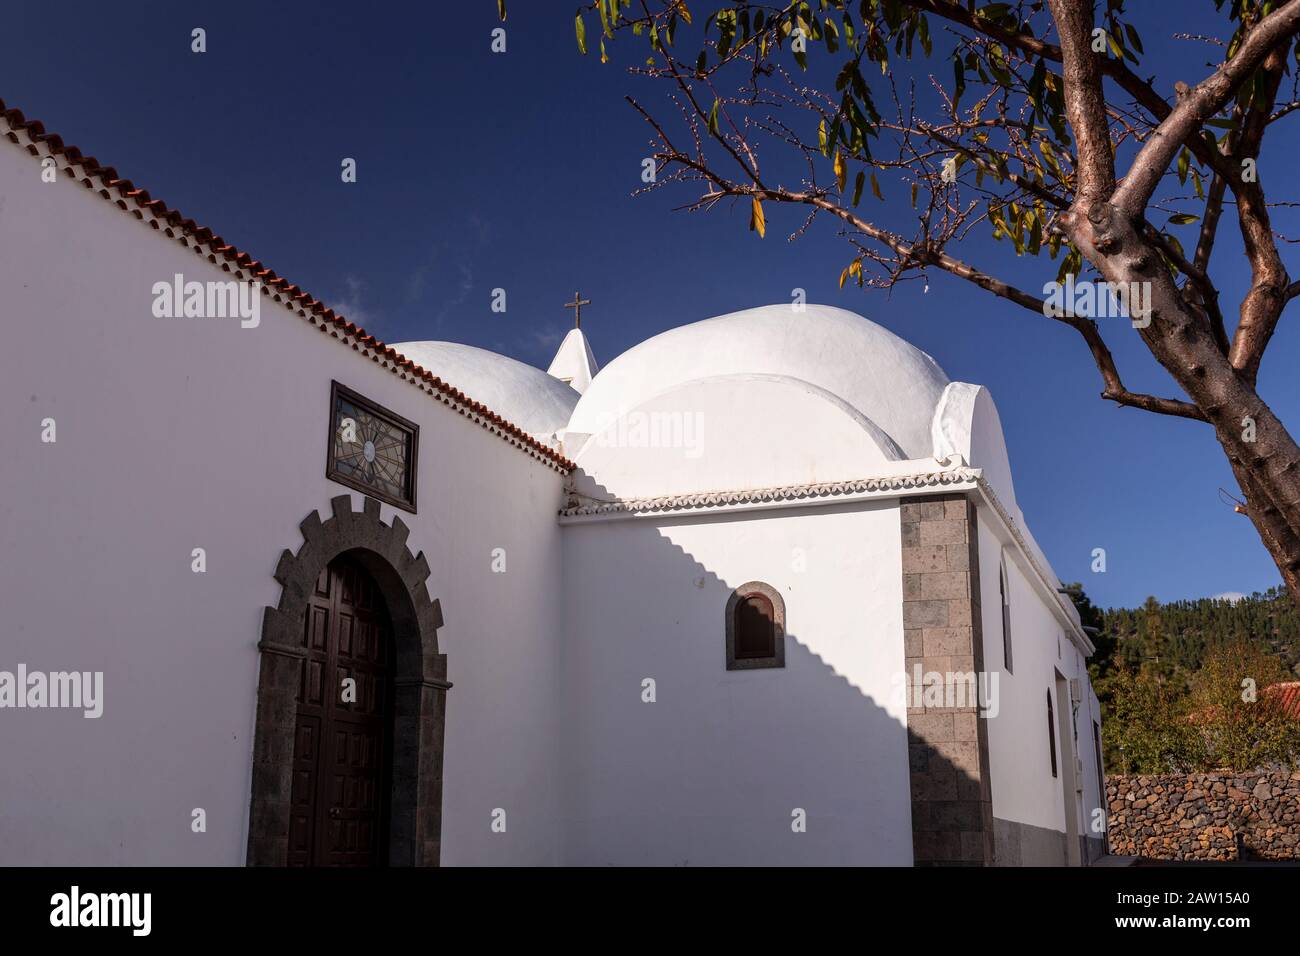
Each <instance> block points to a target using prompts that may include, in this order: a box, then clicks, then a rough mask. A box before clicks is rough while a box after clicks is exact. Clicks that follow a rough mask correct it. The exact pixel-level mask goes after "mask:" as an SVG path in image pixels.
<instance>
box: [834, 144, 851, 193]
mask: <svg viewBox="0 0 1300 956" xmlns="http://www.w3.org/2000/svg"><path fill="white" fill-rule="evenodd" d="M848 174H849V168H848V165H847V164H846V163H845V162H844V153H843V152H842V151H841V150H838V149H837V150H835V182H837V183H839V187H840V192H844V182H845V180H846V179H847V178H848Z"/></svg>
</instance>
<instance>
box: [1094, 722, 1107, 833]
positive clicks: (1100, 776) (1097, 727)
mask: <svg viewBox="0 0 1300 956" xmlns="http://www.w3.org/2000/svg"><path fill="white" fill-rule="evenodd" d="M1092 754H1093V756H1094V757H1096V758H1097V789H1098V790H1099V791H1100V792H1101V796H1100V801H1101V802H1100V803H1098V804H1097V806H1099V807H1101V808H1102V809H1103V810H1105V809H1107V807H1106V772H1105V770H1104V769H1103V768H1102V764H1101V724H1099V723H1097V721H1095V720H1094V721H1093V722H1092ZM1105 819H1106V817H1105V815H1103V816H1102V822H1105Z"/></svg>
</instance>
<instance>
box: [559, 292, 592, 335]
mask: <svg viewBox="0 0 1300 956" xmlns="http://www.w3.org/2000/svg"><path fill="white" fill-rule="evenodd" d="M584 305H591V300H590V299H584V298H583V297H582V293H581V292H575V293H573V301H572V302H566V303H564V307H565V308H566V309H572V310H573V327H574V328H575V329H580V328H582V307H583V306H584Z"/></svg>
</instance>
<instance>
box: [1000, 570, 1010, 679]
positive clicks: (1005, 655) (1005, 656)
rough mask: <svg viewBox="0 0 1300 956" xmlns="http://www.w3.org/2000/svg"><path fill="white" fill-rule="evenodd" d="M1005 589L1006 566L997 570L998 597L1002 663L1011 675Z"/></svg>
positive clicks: (1008, 617)
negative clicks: (1000, 615) (999, 603)
mask: <svg viewBox="0 0 1300 956" xmlns="http://www.w3.org/2000/svg"><path fill="white" fill-rule="evenodd" d="M1008 591H1009V589H1008V588H1007V565H1006V562H1005V561H1004V562H1003V563H1002V565H1001V566H1000V567H999V568H998V596H999V597H1001V598H1002V663H1003V666H1005V667H1006V671H1007V673H1008V674H1010V673H1011V599H1010V597H1009V595H1008Z"/></svg>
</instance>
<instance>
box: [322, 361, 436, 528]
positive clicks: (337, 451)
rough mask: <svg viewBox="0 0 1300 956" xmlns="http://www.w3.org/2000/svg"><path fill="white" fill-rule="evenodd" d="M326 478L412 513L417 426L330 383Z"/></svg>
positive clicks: (348, 390) (413, 506) (418, 431)
mask: <svg viewBox="0 0 1300 956" xmlns="http://www.w3.org/2000/svg"><path fill="white" fill-rule="evenodd" d="M330 406H331V416H330V449H329V464H328V468H327V469H326V472H325V475H326V477H327V478H329V479H331V480H332V481H337V482H339V483H340V484H343V485H347V486H348V487H350V488H355V489H356V490H358V491H362V492H365V493H366V494H368V495H371V496H373V497H375V498H378V499H379V500H381V501H386V502H388V503H389V504H391V505H395V506H396V507H398V508H402V509H404V510H406V511H415V459H416V450H417V444H418V438H419V433H420V430H419V426H418V425H415V424H414V423H412V422H408V421H407V420H406V419H405V418H402V417H401V416H400V415H397V414H394V413H393V412H390V411H389V410H388V409H386V408H383V407H382V406H380V405H376V404H375V403H374V402H372V401H370V400H368V399H366V398H364V397H362V396H361V395H358V394H357V393H356V392H354V391H352V390H351V389H349V388H347V387H345V386H343V385H340V384H339V383H338V382H335V383H334V386H333V389H332V390H331V393H330Z"/></svg>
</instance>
